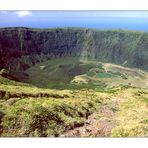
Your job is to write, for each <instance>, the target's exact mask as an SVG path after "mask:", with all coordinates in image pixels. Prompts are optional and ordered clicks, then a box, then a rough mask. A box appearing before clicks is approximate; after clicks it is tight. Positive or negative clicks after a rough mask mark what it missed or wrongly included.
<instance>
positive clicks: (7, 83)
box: [0, 58, 148, 137]
mask: <svg viewBox="0 0 148 148" xmlns="http://www.w3.org/2000/svg"><path fill="white" fill-rule="evenodd" d="M80 69H81V70H82V71H80ZM71 70H72V74H73V73H75V75H76V76H75V75H71V74H70V75H66V77H63V76H65V74H67V72H69V71H71ZM121 70H122V74H123V71H124V72H125V76H126V77H128V75H127V73H129V75H131V76H130V78H131V77H133V76H137V75H139V74H140V76H139V77H142V78H141V80H142V79H143V80H144V79H145V82H146V78H145V76H147V73H145V72H143V71H140V72H138V70H135V69H127V68H123V67H120V66H117V65H110V64H109V65H105V64H103V65H102V64H100V63H98V62H95V63H94V62H93V61H91V62H88V61H85V62H84V61H83V62H82V61H78V60H77V59H75V58H74V59H72V60H68V59H67V58H65V59H62V60H61V59H57V60H52V61H47V62H45V63H41V64H39V65H36V66H34V67H33V68H32V69H29V70H28V72H29V74H31V73H32V77H33V76H34V77H35V78H36V79H35V80H36V81H37V82H38V83H40V82H41V81H42V80H44V81H43V82H46V81H47V79H48V78H47V77H45V78H44V77H43V76H44V75H46V76H47V72H49V73H48V74H50V75H49V76H50V78H51V79H49V80H50V81H52V84H54V83H55V78H56V79H57V78H59V80H58V81H57V82H60V81H63V80H64V82H65V83H64V84H66V83H67V82H70V81H71V79H72V78H73V77H77V76H79V77H80V78H81V79H82V75H83V76H84V74H85V75H87V76H89V77H90V78H92V79H91V80H92V81H91V82H93V83H94V82H96V80H98V79H97V78H99V82H100V79H101V81H103V80H104V82H105V80H106V79H107V81H108V80H109V79H110V78H111V79H110V80H112V81H113V80H115V79H114V78H116V77H121V78H122V76H121V73H119V71H121ZM57 71H58V72H57ZM65 71H66V72H65ZM113 71H114V72H115V73H113ZM42 72H44V73H43V74H44V75H43V74H42ZM83 73H84V74H83ZM34 74H38V75H34ZM79 74H80V75H79ZM81 74H82V75H81ZM141 74H142V75H141ZM41 76H42V77H41ZM51 76H52V77H51ZM123 79H125V78H123ZM53 80H54V81H53ZM84 80H85V81H87V79H84ZM119 80H121V79H119ZM128 80H129V77H128V79H127V82H128ZM0 82H1V83H0V135H1V136H6V137H7V136H13V137H15V136H27V137H28V136H37V137H38V136H61V135H66V133H69V131H71V130H74V131H75V129H77V128H79V127H80V128H81V127H83V128H84V129H85V125H86V121H87V120H89V119H93V120H94V117H92V116H95V117H96V121H95V122H93V123H92V122H90V123H89V124H90V125H89V126H91V128H92V131H90V130H88V131H89V132H88V133H87V134H82V135H81V130H80V131H79V134H78V133H77V134H76V135H75V134H74V135H73V136H112V137H133V136H134V137H135V136H136V137H143V136H148V135H147V134H148V127H147V114H148V112H147V111H148V101H147V100H148V96H147V94H148V93H147V88H145V89H144V88H143V89H142V88H141V89H140V88H139V89H137V88H133V87H131V86H128V87H123V86H122V87H121V86H118V87H114V88H110V89H100V87H99V86H98V84H95V85H96V86H98V88H97V89H95V90H93V89H89V88H93V87H92V86H95V85H92V84H90V83H89V86H90V87H86V88H85V89H84V87H82V88H83V89H79V85H78V86H77V87H76V89H71V88H70V87H67V89H63V90H58V89H45V88H44V89H43V88H37V87H34V86H32V85H29V84H25V83H20V82H15V81H12V80H8V79H6V78H3V77H0ZM47 82H48V81H47ZM138 83H139V82H138ZM64 84H63V85H62V86H64ZM57 85H59V84H57ZM70 85H71V84H70ZM143 85H144V83H143ZM83 86H85V85H83ZM59 87H61V86H59ZM95 88H96V87H95ZM68 89H69V90H68ZM114 102H118V103H117V105H116V106H114V105H113V104H114ZM104 107H105V108H106V107H107V111H106V110H105V111H102V108H104ZM108 110H109V111H108ZM106 112H107V114H108V112H109V113H110V112H111V114H112V112H114V116H109V117H108V116H106ZM102 120H103V125H102ZM106 120H107V123H106ZM108 122H109V123H108ZM106 124H107V125H106ZM110 124H113V125H114V127H111V128H110V131H109V132H108V133H106V131H104V130H103V129H102V126H103V128H104V127H105V128H107V129H108V126H110ZM94 129H97V130H95V133H94ZM98 129H101V131H103V132H104V133H101V132H100V131H99V130H98ZM76 131H77V130H76ZM98 131H99V134H98ZM66 136H67V135H66ZM68 136H69V134H68Z"/></svg>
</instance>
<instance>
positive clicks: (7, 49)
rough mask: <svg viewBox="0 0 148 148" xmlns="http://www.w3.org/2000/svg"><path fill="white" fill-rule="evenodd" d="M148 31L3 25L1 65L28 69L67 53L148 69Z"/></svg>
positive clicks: (80, 57)
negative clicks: (35, 27)
mask: <svg viewBox="0 0 148 148" xmlns="http://www.w3.org/2000/svg"><path fill="white" fill-rule="evenodd" d="M147 49H148V33H146V32H137V31H124V30H93V29H82V28H55V29H33V28H23V27H22V28H1V29H0V57H2V58H1V59H0V67H5V68H7V69H9V70H15V71H16V70H17V71H19V70H25V69H27V68H29V67H31V66H32V65H35V64H36V63H39V62H43V61H46V60H49V59H51V58H59V57H65V56H68V57H69V56H71V57H79V59H85V60H90V59H91V60H97V61H103V62H109V63H115V64H123V65H125V66H129V67H136V68H141V69H144V70H148V54H147V52H148V50H147Z"/></svg>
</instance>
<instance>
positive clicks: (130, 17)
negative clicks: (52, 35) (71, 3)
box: [0, 11, 148, 31]
mask: <svg viewBox="0 0 148 148" xmlns="http://www.w3.org/2000/svg"><path fill="white" fill-rule="evenodd" d="M19 26H22V27H34V28H52V27H85V28H97V29H128V30H143V31H148V11H0V27H19Z"/></svg>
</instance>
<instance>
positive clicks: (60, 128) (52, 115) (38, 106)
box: [0, 85, 102, 137]
mask: <svg viewBox="0 0 148 148" xmlns="http://www.w3.org/2000/svg"><path fill="white" fill-rule="evenodd" d="M6 88H7V91H8V92H9V94H11V95H9V98H7V99H5V98H4V99H2V100H1V103H0V106H1V109H0V112H3V113H4V114H5V116H4V117H3V119H2V123H1V125H2V127H3V132H2V135H1V136H12V137H13V136H59V135H61V134H62V133H64V132H65V131H66V130H69V129H72V128H75V127H77V126H80V125H82V124H83V122H84V121H85V120H86V119H87V117H88V116H89V115H90V114H92V113H93V112H95V110H97V109H98V108H99V106H100V104H101V102H102V98H100V97H98V96H97V94H95V93H94V92H93V91H87V90H84V91H68V90H67V91H66V90H64V91H57V90H44V89H38V88H34V87H31V88H30V87H21V89H20V90H19V91H17V90H18V87H17V86H11V85H8V86H4V85H3V86H1V89H3V90H5V89H6ZM14 92H15V96H13V95H12V94H14ZM41 92H42V95H38V94H39V93H41ZM47 94H48V95H47ZM16 98H19V99H16Z"/></svg>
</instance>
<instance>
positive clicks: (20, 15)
mask: <svg viewBox="0 0 148 148" xmlns="http://www.w3.org/2000/svg"><path fill="white" fill-rule="evenodd" d="M14 13H15V14H17V16H18V17H24V16H31V15H32V12H31V11H15V12H14Z"/></svg>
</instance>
